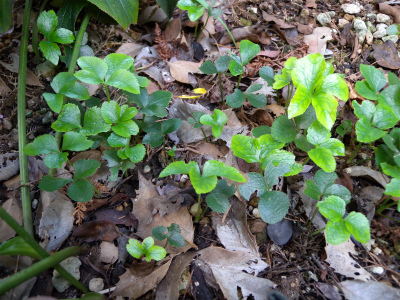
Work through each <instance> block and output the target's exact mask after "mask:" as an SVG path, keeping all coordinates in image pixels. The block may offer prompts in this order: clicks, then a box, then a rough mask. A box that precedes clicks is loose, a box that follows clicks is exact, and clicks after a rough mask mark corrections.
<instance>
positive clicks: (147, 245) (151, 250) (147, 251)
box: [126, 236, 167, 262]
mask: <svg viewBox="0 0 400 300" xmlns="http://www.w3.org/2000/svg"><path fill="white" fill-rule="evenodd" d="M126 250H128V252H129V254H130V255H132V256H133V257H134V258H137V259H139V258H140V257H142V255H144V256H146V261H147V262H149V261H151V260H152V259H154V260H157V261H158V260H162V259H163V258H164V257H165V256H166V255H167V251H165V249H164V248H162V247H160V246H156V245H154V239H153V238H152V237H151V236H149V237H147V238H145V239H144V240H143V243H142V244H141V243H140V242H139V241H138V240H135V239H129V243H128V244H127V245H126Z"/></svg>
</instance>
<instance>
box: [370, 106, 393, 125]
mask: <svg viewBox="0 0 400 300" xmlns="http://www.w3.org/2000/svg"><path fill="white" fill-rule="evenodd" d="M398 121H399V118H398V117H397V116H396V114H395V113H394V110H393V109H392V108H391V107H389V106H386V105H382V104H378V105H377V106H376V111H375V113H374V116H373V118H372V122H371V125H372V126H374V127H377V128H379V129H383V130H384V129H389V128H392V127H394V126H395V125H396V124H397V122H398Z"/></svg>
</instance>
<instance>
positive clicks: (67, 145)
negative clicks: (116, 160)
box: [62, 131, 93, 151]
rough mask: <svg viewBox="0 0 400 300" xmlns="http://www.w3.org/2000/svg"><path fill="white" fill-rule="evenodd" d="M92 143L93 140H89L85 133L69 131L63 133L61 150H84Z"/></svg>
mask: <svg viewBox="0 0 400 300" xmlns="http://www.w3.org/2000/svg"><path fill="white" fill-rule="evenodd" d="M92 145H93V141H89V140H88V139H87V137H86V136H85V135H83V134H81V133H77V132H72V131H71V132H66V133H65V134H64V139H63V144H62V150H63V151H64V150H70V151H84V150H86V149H89V148H90V147H91V146H92Z"/></svg>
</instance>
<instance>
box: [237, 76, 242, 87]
mask: <svg viewBox="0 0 400 300" xmlns="http://www.w3.org/2000/svg"><path fill="white" fill-rule="evenodd" d="M242 75H243V74H240V76H239V80H238V83H237V85H236V88H237V89H238V88H239V84H240V81H241V80H242Z"/></svg>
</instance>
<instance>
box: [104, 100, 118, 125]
mask: <svg viewBox="0 0 400 300" xmlns="http://www.w3.org/2000/svg"><path fill="white" fill-rule="evenodd" d="M101 114H102V116H103V118H104V120H105V121H106V122H107V123H108V124H115V123H118V121H119V117H120V116H121V107H120V106H119V105H118V103H117V102H116V101H114V100H111V101H109V102H104V103H103V105H102V106H101Z"/></svg>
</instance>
